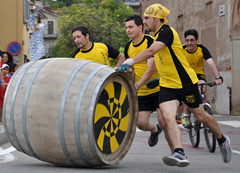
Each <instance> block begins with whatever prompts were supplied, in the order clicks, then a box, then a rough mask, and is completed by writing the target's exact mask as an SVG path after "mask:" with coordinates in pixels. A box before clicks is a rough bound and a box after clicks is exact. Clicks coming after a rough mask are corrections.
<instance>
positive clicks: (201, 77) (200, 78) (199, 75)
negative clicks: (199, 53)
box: [197, 74, 207, 82]
mask: <svg viewBox="0 0 240 173" xmlns="http://www.w3.org/2000/svg"><path fill="white" fill-rule="evenodd" d="M197 78H198V80H204V81H205V82H207V80H206V78H205V75H204V74H197Z"/></svg>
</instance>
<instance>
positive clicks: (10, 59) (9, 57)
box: [2, 52, 13, 64]
mask: <svg viewBox="0 0 240 173" xmlns="http://www.w3.org/2000/svg"><path fill="white" fill-rule="evenodd" d="M3 54H7V55H8V61H7V63H11V64H12V63H13V57H12V55H11V54H10V53H9V52H3V53H2V58H3Z"/></svg>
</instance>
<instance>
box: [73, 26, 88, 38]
mask: <svg viewBox="0 0 240 173" xmlns="http://www.w3.org/2000/svg"><path fill="white" fill-rule="evenodd" d="M75 31H81V32H82V35H84V36H85V37H86V35H87V34H89V35H90V33H89V30H88V28H87V27H86V26H84V25H79V26H75V27H74V28H73V29H72V33H74V32H75Z"/></svg>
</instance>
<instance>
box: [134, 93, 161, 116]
mask: <svg viewBox="0 0 240 173" xmlns="http://www.w3.org/2000/svg"><path fill="white" fill-rule="evenodd" d="M158 99H159V92H156V93H153V94H149V95H147V96H138V107H139V112H141V111H152V112H153V111H155V110H156V109H157V108H159V104H158Z"/></svg>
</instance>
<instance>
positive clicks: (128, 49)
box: [124, 35, 159, 96]
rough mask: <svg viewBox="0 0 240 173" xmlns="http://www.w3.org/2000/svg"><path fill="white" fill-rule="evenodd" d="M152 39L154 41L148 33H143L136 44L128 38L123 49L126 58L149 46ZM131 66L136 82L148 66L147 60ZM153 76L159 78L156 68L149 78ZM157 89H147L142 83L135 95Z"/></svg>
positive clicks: (147, 93) (157, 89) (150, 92)
mask: <svg viewBox="0 0 240 173" xmlns="http://www.w3.org/2000/svg"><path fill="white" fill-rule="evenodd" d="M153 41H154V39H153V37H152V36H150V35H144V36H143V38H142V40H141V41H140V42H139V43H137V44H134V43H133V41H132V40H130V41H129V42H128V43H127V44H126V46H125V50H124V54H125V57H126V58H133V57H135V56H136V55H138V54H139V53H140V52H142V51H143V50H145V49H147V48H149V47H150V46H151V44H152V43H153ZM133 68H134V72H135V81H136V83H137V82H138V81H139V80H140V79H141V77H142V76H143V74H144V73H145V71H146V70H147V68H148V66H147V61H143V62H140V63H137V64H134V65H133ZM155 78H159V74H158V72H157V69H156V70H155V73H154V74H153V75H152V77H151V78H150V80H152V79H155ZM150 80H149V81H150ZM158 91H159V87H156V88H154V89H149V88H147V86H146V85H143V86H142V87H141V88H139V90H138V94H137V95H138V96H146V95H149V94H152V93H156V92H158Z"/></svg>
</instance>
